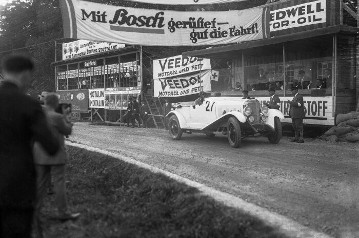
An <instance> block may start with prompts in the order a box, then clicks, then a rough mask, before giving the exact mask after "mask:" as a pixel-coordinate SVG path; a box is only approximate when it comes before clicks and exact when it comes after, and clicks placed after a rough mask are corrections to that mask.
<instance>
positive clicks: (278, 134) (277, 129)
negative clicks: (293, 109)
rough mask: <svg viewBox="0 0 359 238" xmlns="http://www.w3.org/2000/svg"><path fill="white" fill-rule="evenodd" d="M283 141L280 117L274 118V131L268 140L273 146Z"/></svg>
mask: <svg viewBox="0 0 359 238" xmlns="http://www.w3.org/2000/svg"><path fill="white" fill-rule="evenodd" d="M280 139H282V123H281V122H280V119H279V118H278V117H275V118H274V131H273V132H272V133H270V134H269V135H268V140H269V142H270V143H272V144H278V143H279V141H280Z"/></svg>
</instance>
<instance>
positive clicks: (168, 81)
mask: <svg viewBox="0 0 359 238" xmlns="http://www.w3.org/2000/svg"><path fill="white" fill-rule="evenodd" d="M153 85H154V88H153V91H154V96H155V97H181V96H187V95H192V94H198V93H199V92H201V91H204V92H209V91H211V70H206V71H204V72H200V73H196V74H192V75H189V76H187V75H186V76H180V77H176V78H165V79H154V84H153Z"/></svg>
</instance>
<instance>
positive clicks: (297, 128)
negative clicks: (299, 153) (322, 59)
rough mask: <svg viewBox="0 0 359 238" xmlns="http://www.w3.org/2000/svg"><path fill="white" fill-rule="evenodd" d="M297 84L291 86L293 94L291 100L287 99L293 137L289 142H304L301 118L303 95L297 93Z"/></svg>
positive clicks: (302, 116)
mask: <svg viewBox="0 0 359 238" xmlns="http://www.w3.org/2000/svg"><path fill="white" fill-rule="evenodd" d="M298 88H299V86H298V85H296V86H293V87H292V94H293V95H294V97H293V99H292V101H289V104H290V110H289V116H290V117H291V118H292V125H293V129H294V135H295V137H294V138H293V139H292V140H291V142H298V143H304V139H303V119H304V117H305V111H304V102H303V96H302V95H300V94H299V93H298Z"/></svg>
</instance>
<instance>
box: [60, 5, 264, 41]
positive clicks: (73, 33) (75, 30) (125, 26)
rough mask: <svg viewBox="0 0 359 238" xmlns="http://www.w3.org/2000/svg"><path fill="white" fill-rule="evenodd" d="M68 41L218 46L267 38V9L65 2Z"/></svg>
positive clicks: (65, 25)
mask: <svg viewBox="0 0 359 238" xmlns="http://www.w3.org/2000/svg"><path fill="white" fill-rule="evenodd" d="M60 3H61V9H62V13H63V14H62V15H63V23H64V24H63V25H64V37H65V38H77V39H86V40H93V41H108V42H120V43H124V44H130V45H152V46H196V45H219V44H228V43H237V42H243V41H252V40H258V39H263V31H262V28H263V22H262V21H263V17H262V16H263V7H257V8H251V9H244V10H234V11H226V12H223V11H169V10H155V9H141V8H130V7H122V6H120V7H119V6H113V5H108V4H99V3H93V2H89V1H84V0H61V1H60Z"/></svg>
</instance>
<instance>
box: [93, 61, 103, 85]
mask: <svg viewBox="0 0 359 238" xmlns="http://www.w3.org/2000/svg"><path fill="white" fill-rule="evenodd" d="M104 69H105V68H104V60H103V59H97V60H96V65H95V66H93V67H92V72H93V76H92V77H91V88H104V86H105V82H104V71H105V70H104Z"/></svg>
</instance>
